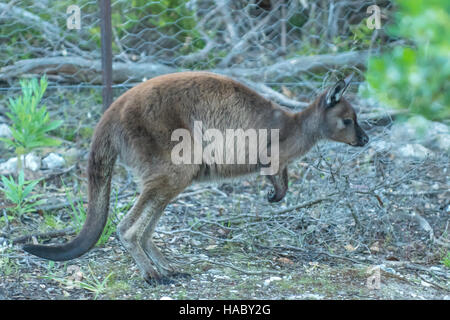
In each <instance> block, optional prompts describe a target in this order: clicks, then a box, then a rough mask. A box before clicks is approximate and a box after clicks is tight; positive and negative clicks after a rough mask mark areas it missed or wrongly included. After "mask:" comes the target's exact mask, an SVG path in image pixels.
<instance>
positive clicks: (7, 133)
mask: <svg viewBox="0 0 450 320" xmlns="http://www.w3.org/2000/svg"><path fill="white" fill-rule="evenodd" d="M0 137H1V138H12V133H11V129H10V128H9V126H8V125H7V124H5V123H2V124H0Z"/></svg>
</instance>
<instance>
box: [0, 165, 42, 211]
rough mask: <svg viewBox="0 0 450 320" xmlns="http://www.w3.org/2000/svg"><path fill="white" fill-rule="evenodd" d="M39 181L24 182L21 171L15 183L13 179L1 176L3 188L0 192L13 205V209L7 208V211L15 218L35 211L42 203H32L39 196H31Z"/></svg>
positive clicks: (39, 201) (40, 201)
mask: <svg viewBox="0 0 450 320" xmlns="http://www.w3.org/2000/svg"><path fill="white" fill-rule="evenodd" d="M39 181H40V180H30V181H25V179H24V174H23V171H20V172H19V176H18V179H17V183H16V181H15V180H14V178H13V177H11V176H10V177H9V178H7V177H5V176H2V182H3V188H1V189H0V190H2V191H3V192H4V194H5V196H6V198H7V199H8V200H9V201H11V202H12V203H13V204H15V207H11V208H9V211H10V212H12V213H14V214H15V215H17V216H19V217H20V216H21V215H22V214H24V213H27V212H31V211H34V210H35V207H36V206H38V205H41V204H42V203H44V200H38V201H34V200H35V199H36V198H38V197H39V196H40V195H39V194H37V195H31V191H33V189H34V187H35V186H36V184H38V183H39Z"/></svg>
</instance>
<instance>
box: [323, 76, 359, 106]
mask: <svg viewBox="0 0 450 320" xmlns="http://www.w3.org/2000/svg"><path fill="white" fill-rule="evenodd" d="M352 78H353V73H352V74H351V75H349V76H348V77H347V78H345V79H344V80H339V81H338V82H337V83H336V84H335V85H334V86H332V87H331V88H330V89H329V90H328V92H327V95H326V96H325V101H326V107H327V108H329V107H333V106H334V105H336V103H338V102H339V101H340V100H341V98H342V96H343V95H344V92H345V90H347V88H348V85H349V84H350V82H351V80H352Z"/></svg>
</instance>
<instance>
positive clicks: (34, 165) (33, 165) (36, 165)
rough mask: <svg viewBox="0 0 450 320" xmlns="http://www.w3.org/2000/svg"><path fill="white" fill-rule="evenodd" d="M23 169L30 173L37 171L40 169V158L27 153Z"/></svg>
mask: <svg viewBox="0 0 450 320" xmlns="http://www.w3.org/2000/svg"><path fill="white" fill-rule="evenodd" d="M25 168H27V169H30V170H31V171H37V170H39V169H40V168H41V158H40V157H38V156H37V155H35V154H34V153H29V154H27V155H26V156H25Z"/></svg>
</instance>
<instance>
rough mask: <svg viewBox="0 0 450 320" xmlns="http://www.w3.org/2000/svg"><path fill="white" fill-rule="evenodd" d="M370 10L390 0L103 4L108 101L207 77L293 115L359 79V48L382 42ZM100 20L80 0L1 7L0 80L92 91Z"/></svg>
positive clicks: (362, 55)
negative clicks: (224, 79)
mask: <svg viewBox="0 0 450 320" xmlns="http://www.w3.org/2000/svg"><path fill="white" fill-rule="evenodd" d="M376 3H377V4H378V5H379V6H380V8H382V12H389V10H390V9H391V7H392V5H391V3H390V2H389V1H309V0H302V1H287V0H283V1H281V0H280V1H275V0H272V1H270V0H260V1H228V0H220V1H205V0H191V1H182V0H163V1H145V0H134V1H125V0H117V1H112V15H111V19H112V39H113V42H112V48H113V61H114V65H113V69H114V72H113V83H114V87H115V88H117V90H116V91H115V95H116V96H117V95H118V94H120V93H122V92H123V91H124V90H126V89H127V88H129V87H131V86H133V85H135V84H136V83H138V82H141V81H143V80H145V79H149V78H152V77H154V76H157V75H160V74H165V73H170V72H176V71H181V70H210V71H213V72H217V73H221V74H225V75H229V76H232V77H235V78H237V79H240V80H242V81H245V82H246V83H247V84H248V85H250V86H251V87H253V88H255V89H256V90H258V91H259V92H261V93H262V94H264V95H266V96H268V97H269V98H272V99H274V100H276V101H277V102H279V103H281V104H284V105H286V106H289V107H293V108H297V107H302V106H304V105H305V104H306V102H307V101H308V100H310V99H311V98H312V97H313V96H314V94H315V93H316V92H317V90H318V89H321V88H323V87H324V86H325V85H328V84H329V83H330V82H331V81H334V80H335V79H336V78H337V77H341V76H343V75H344V74H346V73H347V72H349V71H350V69H351V70H352V71H357V72H359V71H360V70H361V67H363V66H364V64H365V62H366V60H367V55H368V54H369V53H368V50H369V49H370V50H371V51H370V52H375V51H376V50H378V48H379V46H380V44H382V43H383V42H385V40H386V39H384V38H383V37H385V36H384V35H383V34H382V30H381V32H380V30H370V29H369V28H368V27H367V25H366V18H367V17H368V16H369V14H368V13H367V8H368V6H370V5H371V4H376ZM71 6H72V7H71ZM74 6H75V9H73V7H74ZM68 8H71V10H68ZM99 12H100V10H99V5H98V3H97V1H87V0H86V1H76V2H72V1H58V2H57V3H54V2H50V1H47V0H43V1H10V2H9V3H0V22H1V24H0V61H2V69H1V71H0V82H1V83H3V84H5V83H7V84H8V85H9V86H12V87H14V84H15V83H16V82H15V80H16V79H17V78H18V77H23V76H32V75H38V74H42V73H46V74H47V75H48V77H49V79H50V80H51V81H52V82H53V87H54V88H66V89H69V88H70V89H73V90H81V89H83V88H84V89H85V88H94V89H97V86H99V85H101V81H102V80H101V63H100V58H101V50H100V41H101V36H100V17H99V15H100V13H99ZM78 17H79V20H77V19H78ZM384 17H387V16H386V15H384ZM77 21H79V25H77V24H76V22H77ZM74 22H75V24H73V23H74ZM71 23H72V24H73V25H72V27H73V26H74V27H75V28H74V29H70V28H71V25H70V24H71ZM383 23H384V21H383ZM78 28H79V29H78Z"/></svg>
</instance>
